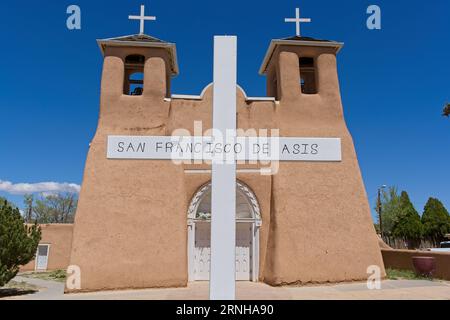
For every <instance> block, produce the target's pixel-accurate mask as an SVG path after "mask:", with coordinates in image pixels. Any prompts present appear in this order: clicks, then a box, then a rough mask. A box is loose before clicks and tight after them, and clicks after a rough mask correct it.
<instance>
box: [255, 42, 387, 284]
mask: <svg viewBox="0 0 450 320" xmlns="http://www.w3.org/2000/svg"><path fill="white" fill-rule="evenodd" d="M308 50H313V49H311V48H309V49H305V50H304V51H301V50H300V49H298V48H292V47H289V48H280V49H279V51H278V52H276V53H275V57H274V58H273V59H272V64H271V65H269V68H270V69H273V68H275V69H276V72H278V73H279V75H278V88H277V89H278V94H279V99H280V105H279V106H278V108H276V110H275V112H274V118H275V119H276V122H277V124H278V125H279V128H280V135H281V136H287V137H289V136H292V137H295V136H297V137H339V138H341V140H342V161H341V162H281V163H280V169H279V172H278V174H276V175H274V176H273V178H272V180H273V183H272V210H271V229H270V232H269V244H268V248H267V251H268V252H269V255H268V256H267V261H266V268H265V276H264V279H265V281H266V282H267V283H269V284H272V285H283V284H303V283H310V282H313V283H316V282H339V281H349V280H363V279H367V273H366V272H367V267H368V266H370V265H378V266H380V267H381V269H382V274H383V275H384V269H383V261H382V258H381V253H380V249H379V246H378V238H377V235H376V233H375V229H374V226H373V222H372V218H371V214H370V207H369V203H368V200H367V194H366V191H365V187H364V184H363V180H362V176H361V172H360V168H359V165H358V160H357V156H356V152H355V149H354V145H353V140H352V137H351V135H350V133H349V131H348V129H347V126H346V123H345V120H344V117H343V110H342V104H341V97H340V90H339V81H338V75H337V66H336V56H335V55H334V54H333V53H329V52H322V53H320V54H317V53H316V54H315V52H313V51H312V52H308ZM314 54H315V56H316V59H317V60H316V61H317V68H318V80H317V81H318V91H319V92H318V94H315V95H305V94H302V93H301V89H300V86H299V85H298V84H299V83H300V73H299V56H302V55H314Z"/></svg>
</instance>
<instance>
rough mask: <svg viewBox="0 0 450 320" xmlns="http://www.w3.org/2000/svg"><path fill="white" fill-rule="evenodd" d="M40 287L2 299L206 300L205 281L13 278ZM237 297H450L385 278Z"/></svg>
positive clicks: (447, 288)
mask: <svg viewBox="0 0 450 320" xmlns="http://www.w3.org/2000/svg"><path fill="white" fill-rule="evenodd" d="M15 280H17V281H26V282H28V283H31V284H34V285H36V286H38V287H41V288H43V289H42V290H40V291H39V292H38V293H34V294H30V295H24V296H18V297H8V298H6V299H32V300H35V299H45V300H47V299H58V300H84V299H86V300H111V299H125V300H186V299H189V300H201V299H208V282H193V283H189V285H188V287H186V288H168V289H143V290H121V291H102V292H91V293H76V294H64V293H63V292H64V284H63V283H60V282H55V281H49V280H40V279H31V278H25V277H16V278H15ZM236 291H237V299H240V300H289V299H296V300H316V299H317V300H324V299H339V300H349V299H350V300H353V299H354V300H379V299H381V300H389V299H446V300H450V282H444V281H427V280H385V281H383V282H382V285H381V289H380V290H369V289H367V286H366V283H362V282H359V283H345V284H336V285H322V286H305V287H271V286H269V285H266V284H264V283H261V282H257V283H255V282H238V283H237V285H236Z"/></svg>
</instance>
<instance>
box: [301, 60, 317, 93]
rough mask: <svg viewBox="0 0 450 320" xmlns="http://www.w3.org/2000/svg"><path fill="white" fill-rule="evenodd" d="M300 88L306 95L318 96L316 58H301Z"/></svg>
mask: <svg viewBox="0 0 450 320" xmlns="http://www.w3.org/2000/svg"><path fill="white" fill-rule="evenodd" d="M299 62H300V63H299V64H300V86H301V88H302V93H304V94H316V93H317V83H316V67H315V63H314V62H315V61H314V58H300V61H299Z"/></svg>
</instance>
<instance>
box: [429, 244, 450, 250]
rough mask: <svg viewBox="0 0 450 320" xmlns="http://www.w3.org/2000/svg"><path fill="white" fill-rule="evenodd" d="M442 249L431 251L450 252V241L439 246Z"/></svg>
mask: <svg viewBox="0 0 450 320" xmlns="http://www.w3.org/2000/svg"><path fill="white" fill-rule="evenodd" d="M439 247H440V248H431V249H429V250H430V251H434V252H450V241H444V242H441V243H440V244H439Z"/></svg>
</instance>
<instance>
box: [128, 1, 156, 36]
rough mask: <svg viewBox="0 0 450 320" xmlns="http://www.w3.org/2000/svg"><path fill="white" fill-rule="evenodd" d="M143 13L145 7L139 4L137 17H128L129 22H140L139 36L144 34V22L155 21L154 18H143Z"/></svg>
mask: <svg viewBox="0 0 450 320" xmlns="http://www.w3.org/2000/svg"><path fill="white" fill-rule="evenodd" d="M144 11H145V6H144V5H143V4H141V14H140V15H139V16H132V15H129V16H128V19H129V20H139V22H140V26H139V34H144V23H145V20H156V17H155V16H145V14H144Z"/></svg>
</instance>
